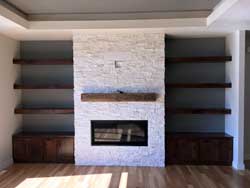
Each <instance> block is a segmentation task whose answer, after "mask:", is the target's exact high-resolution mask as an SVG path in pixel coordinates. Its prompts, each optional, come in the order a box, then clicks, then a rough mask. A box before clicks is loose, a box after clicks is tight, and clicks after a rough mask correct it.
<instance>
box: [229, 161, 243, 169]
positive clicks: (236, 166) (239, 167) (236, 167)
mask: <svg viewBox="0 0 250 188" xmlns="http://www.w3.org/2000/svg"><path fill="white" fill-rule="evenodd" d="M232 166H233V168H234V169H236V170H245V164H244V163H243V162H242V163H238V162H236V161H233V164H232Z"/></svg>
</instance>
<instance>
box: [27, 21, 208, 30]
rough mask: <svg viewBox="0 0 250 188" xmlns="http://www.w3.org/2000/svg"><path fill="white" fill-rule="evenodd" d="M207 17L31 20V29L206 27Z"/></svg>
mask: <svg viewBox="0 0 250 188" xmlns="http://www.w3.org/2000/svg"><path fill="white" fill-rule="evenodd" d="M205 26H206V18H182V19H146V20H98V21H30V25H29V29H33V30H39V29H42V30H44V29H45V30H47V29H52V30H53V29H61V30H75V29H128V28H129V29H137V28H138V29H140V28H145V29H146V28H175V27H205Z"/></svg>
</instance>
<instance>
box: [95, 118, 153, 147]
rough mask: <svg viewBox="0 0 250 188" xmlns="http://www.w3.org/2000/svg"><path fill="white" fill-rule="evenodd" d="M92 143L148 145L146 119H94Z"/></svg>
mask: <svg viewBox="0 0 250 188" xmlns="http://www.w3.org/2000/svg"><path fill="white" fill-rule="evenodd" d="M91 145H93V146H95V145H112V146H147V145H148V121H146V120H132V121H127V120H126V121H122V120H92V121H91Z"/></svg>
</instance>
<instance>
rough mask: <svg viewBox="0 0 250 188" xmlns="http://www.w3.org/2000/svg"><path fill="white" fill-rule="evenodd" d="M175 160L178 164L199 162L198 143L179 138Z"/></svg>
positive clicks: (189, 139) (191, 139) (190, 139)
mask: <svg viewBox="0 0 250 188" xmlns="http://www.w3.org/2000/svg"><path fill="white" fill-rule="evenodd" d="M177 148H178V149H177V159H178V160H179V161H180V163H185V164H192V163H197V162H198V160H199V143H198V141H197V140H196V139H194V138H180V139H178V146H177Z"/></svg>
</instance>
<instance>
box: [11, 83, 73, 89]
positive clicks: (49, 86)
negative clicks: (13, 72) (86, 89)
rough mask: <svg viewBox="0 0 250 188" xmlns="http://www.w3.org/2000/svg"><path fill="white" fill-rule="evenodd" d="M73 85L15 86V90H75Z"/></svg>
mask: <svg viewBox="0 0 250 188" xmlns="http://www.w3.org/2000/svg"><path fill="white" fill-rule="evenodd" d="M73 88H74V86H73V84H47V85H45V84H14V89H73Z"/></svg>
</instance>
